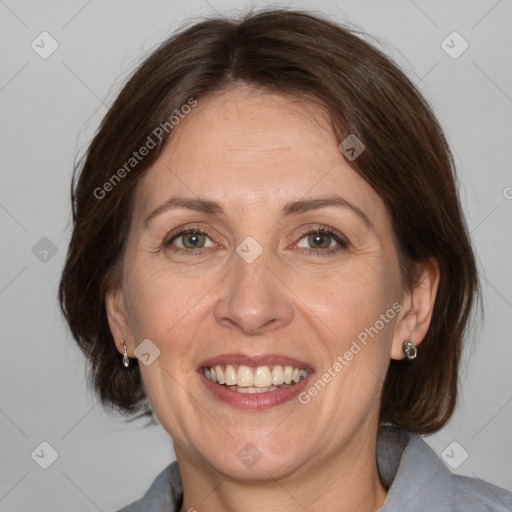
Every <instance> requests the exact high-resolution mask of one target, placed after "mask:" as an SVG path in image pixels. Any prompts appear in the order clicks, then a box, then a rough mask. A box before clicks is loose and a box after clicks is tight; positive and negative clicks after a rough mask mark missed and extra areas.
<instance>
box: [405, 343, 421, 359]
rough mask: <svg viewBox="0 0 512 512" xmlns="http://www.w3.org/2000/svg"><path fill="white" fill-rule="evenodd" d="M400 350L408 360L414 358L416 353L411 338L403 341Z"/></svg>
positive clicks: (416, 350)
mask: <svg viewBox="0 0 512 512" xmlns="http://www.w3.org/2000/svg"><path fill="white" fill-rule="evenodd" d="M402 352H403V353H404V355H405V357H407V359H409V361H412V360H413V359H416V356H417V355H418V349H417V348H416V345H415V344H414V343H413V342H412V341H411V340H408V341H405V342H404V344H403V345H402Z"/></svg>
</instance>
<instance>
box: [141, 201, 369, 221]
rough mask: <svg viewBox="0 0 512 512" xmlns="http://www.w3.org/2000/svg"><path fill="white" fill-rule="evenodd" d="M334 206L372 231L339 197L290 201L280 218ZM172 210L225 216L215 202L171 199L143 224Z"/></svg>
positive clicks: (356, 210)
mask: <svg viewBox="0 0 512 512" xmlns="http://www.w3.org/2000/svg"><path fill="white" fill-rule="evenodd" d="M329 206H335V207H338V208H345V209H348V210H350V211H352V212H353V213H355V214H356V215H357V216H358V217H359V218H360V219H361V220H362V221H363V222H364V223H365V224H366V225H367V226H368V227H369V228H371V229H373V225H372V223H371V222H370V219H369V217H368V215H367V214H366V213H365V212H364V211H363V210H362V209H361V208H359V207H358V206H356V205H355V204H352V203H351V202H349V201H347V200H346V199H343V198H342V197H340V196H329V197H318V198H314V199H301V200H298V201H291V202H289V203H287V204H286V205H285V206H284V207H283V209H282V212H281V218H282V217H286V216H290V215H300V214H303V213H306V212H309V211H313V210H319V209H320V208H327V207H329ZM174 208H184V209H187V210H193V211H196V212H202V213H207V214H210V215H218V216H221V217H222V216H225V215H226V213H225V212H224V210H223V209H222V206H221V205H220V204H219V203H218V202H216V201H211V200H208V199H202V198H186V197H171V198H169V199H167V201H165V202H164V203H162V204H161V205H160V206H158V207H157V208H156V209H155V210H153V211H152V212H151V213H150V214H149V215H148V216H147V217H146V219H145V221H144V224H146V225H147V224H148V223H149V221H151V220H152V219H153V218H155V217H156V216H158V215H160V214H162V213H164V212H166V211H168V210H172V209H174Z"/></svg>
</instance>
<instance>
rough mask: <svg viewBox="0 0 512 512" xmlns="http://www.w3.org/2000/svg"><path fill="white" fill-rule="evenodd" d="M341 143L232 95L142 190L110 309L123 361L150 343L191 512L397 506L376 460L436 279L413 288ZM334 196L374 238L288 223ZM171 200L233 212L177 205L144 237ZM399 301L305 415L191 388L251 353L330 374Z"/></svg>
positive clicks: (155, 401) (156, 402) (292, 102)
mask: <svg viewBox="0 0 512 512" xmlns="http://www.w3.org/2000/svg"><path fill="white" fill-rule="evenodd" d="M338 143H339V141H336V139H335V137H334V135H333V133H332V130H331V128H330V126H329V124H328V121H327V119H326V117H325V115H324V114H323V113H322V111H321V110H320V109H319V107H318V106H315V105H314V104H312V103H309V102H305V101H303V100H298V99H296V98H290V97H286V96H283V95H276V94H271V93H269V92H265V91H262V90H260V89H257V88H254V87H249V86H247V85H240V84H238V85H236V86H232V87H231V88H230V89H228V90H225V91H223V92H219V93H216V94H214V95H210V96H208V97H205V98H201V99H200V101H199V103H198V105H197V106H196V107H195V108H194V109H193V110H192V112H191V113H190V114H188V115H187V116H186V117H185V119H184V120H182V121H181V122H180V124H179V125H178V126H177V127H176V128H175V129H174V132H173V133H172V137H171V138H170V140H169V142H168V144H167V147H166V148H165V149H164V152H163V153H162V154H161V156H160V157H159V159H158V160H157V162H156V163H155V164H154V165H153V167H152V168H151V169H149V171H148V172H147V174H146V175H145V176H144V178H143V180H142V181H141V182H140V184H139V185H138V188H137V191H136V198H135V203H134V209H133V216H132V224H131V228H130V229H131V230H130V233H129V237H128V241H127V247H126V253H125V257H124V262H123V271H122V282H121V283H120V286H119V287H118V288H116V289H115V290H112V291H111V292H110V293H109V294H108V297H107V311H108V315H109V322H110V326H111V330H112V333H113V336H114V338H115V342H116V345H117V347H118V350H119V351H120V353H122V352H123V349H122V345H121V343H122V339H124V340H125V343H126V345H127V347H128V354H129V355H130V356H131V357H134V349H135V348H136V347H137V345H138V344H139V343H140V342H141V341H142V340H144V339H150V340H151V341H152V342H153V343H154V344H155V345H156V346H157V347H158V348H159V350H160V356H159V357H158V358H157V359H156V360H155V361H154V362H153V363H152V364H151V365H149V366H144V365H142V364H141V363H140V362H139V363H138V364H139V365H140V367H141V371H142V376H143V381H144V385H145V388H146V392H147V394H148V397H149V400H150V402H151V405H152V408H153V411H154V413H155V414H156V416H157V418H158V419H159V421H160V423H161V424H162V426H163V427H164V428H165V429H166V431H167V432H168V433H169V434H170V436H171V437H172V438H173V441H174V446H175V451H176V455H177V459H178V463H179V466H180V472H181V476H182V480H183V485H184V493H185V494H184V496H185V498H184V504H183V508H182V510H188V509H189V508H191V507H194V508H195V509H197V510H199V511H210V510H212V511H213V510H230V511H236V510H244V511H248V510H262V509H266V510H297V509H298V508H300V506H302V507H304V508H305V509H307V510H309V511H317V510H322V511H330V510H337V511H345V510H346V511H349V510H350V511H353V510H358V511H373V510H376V509H378V508H379V507H380V506H382V504H383V503H384V501H385V499H386V490H385V489H384V487H383V486H382V484H381V482H380V479H379V475H378V470H377V465H376V458H375V445H376V433H377V427H378V413H379V402H380V393H381V388H382V384H383V380H384V378H385V375H386V371H387V368H388V364H389V361H390V358H392V359H403V358H404V356H403V354H402V344H403V342H404V341H405V340H408V339H412V340H413V341H414V342H415V343H416V344H419V343H420V342H421V340H422V339H423V338H424V336H425V334H426V332H427V329H428V325H429V322H430V318H431V314H432V309H433V304H434V300H435V294H436V290H437V284H438V279H439V275H438V269H437V265H436V264H435V262H433V261H430V262H426V264H425V265H424V267H423V271H422V274H421V277H420V279H419V281H418V283H417V285H416V286H415V287H414V288H413V289H412V290H405V289H403V287H402V282H401V278H400V272H399V265H398V256H397V251H396V247H395V244H394V240H393V233H392V228H391V224H390V220H389V216H388V214H387V211H386V208H385V206H384V204H383V202H382V200H381V199H380V197H379V195H378V193H377V192H376V191H375V190H373V189H372V188H371V187H370V185H369V184H367V183H366V181H364V180H363V179H362V178H361V177H360V176H358V175H357V174H356V173H355V171H353V170H352V169H351V168H350V166H349V165H348V162H347V161H346V160H345V158H344V156H343V155H342V154H341V153H340V151H339V150H338ZM333 195H338V196H340V197H342V198H343V199H344V200H346V201H348V202H350V203H351V204H353V205H356V206H357V207H358V208H359V209H360V210H362V211H363V212H364V213H365V214H366V216H367V217H368V219H369V221H370V222H371V225H372V227H369V226H368V225H367V224H366V223H365V222H364V221H363V220H362V219H361V218H360V217H359V216H358V215H356V214H355V213H354V212H353V211H352V210H351V209H349V208H340V207H335V206H329V207H326V208H321V209H317V210H312V211H307V212H304V213H300V214H294V215H287V216H284V217H283V216H282V215H281V210H282V209H283V207H284V205H285V204H286V203H288V202H290V201H296V200H305V199H313V198H319V197H326V196H333ZM172 196H182V197H186V198H192V199H193V198H196V199H197V198H198V197H200V198H204V199H208V200H212V201H216V202H218V203H219V204H220V205H221V206H222V208H223V210H224V213H223V214H211V213H203V212H197V211H192V210H188V209H184V208H175V209H168V210H166V211H163V212H161V213H160V214H157V215H154V216H153V217H152V218H151V219H150V220H149V221H148V222H147V223H145V219H146V218H147V217H148V216H149V215H150V214H151V213H152V212H153V211H154V210H155V209H157V208H158V207H159V206H160V205H162V204H163V203H165V202H166V201H167V200H168V199H169V198H170V197H172ZM187 226H193V227H196V228H200V229H201V230H206V231H207V232H208V236H207V237H205V238H204V239H201V240H202V241H204V245H205V246H204V247H203V248H200V249H189V252H188V253H186V254H182V253H179V252H178V251H179V249H180V248H181V249H183V247H184V245H183V244H184V243H186V242H187V241H190V235H189V236H188V238H187V237H186V236H185V237H177V238H174V239H173V240H171V243H170V244H168V245H165V241H166V240H167V241H169V238H170V236H169V235H172V234H173V233H174V232H175V231H176V230H177V228H180V227H187ZM322 226H328V227H330V228H332V229H334V230H336V232H338V233H339V234H340V236H341V237H344V238H345V239H346V240H348V246H347V247H343V246H341V245H340V244H338V243H337V242H336V240H335V239H331V238H329V236H328V235H324V239H323V240H324V245H320V248H318V245H315V240H314V236H313V237H308V236H307V235H304V232H305V231H306V230H307V229H308V228H320V227H322ZM248 236H251V237H253V238H254V239H255V240H256V241H257V242H258V244H259V245H260V246H261V248H262V249H263V252H262V253H261V254H260V255H259V257H258V258H256V259H255V261H253V262H252V263H247V262H246V261H244V259H242V258H241V257H240V256H239V254H237V252H236V248H237V246H238V245H239V244H240V243H241V242H242V241H243V240H244V239H245V238H246V237H248ZM184 238H185V240H184ZM311 239H313V241H311ZM325 247H327V248H325ZM333 248H334V249H338V251H336V252H331V253H328V254H325V251H326V250H329V249H333ZM194 251H195V252H194ZM308 251H309V252H308ZM321 251H323V252H324V253H323V254H319V253H320V252H321ZM193 252H194V253H193ZM192 253H193V254H192ZM396 302H399V303H400V304H401V306H402V309H401V311H400V312H399V313H398V314H397V315H396V316H395V317H394V318H393V319H392V320H389V321H388V322H387V323H385V326H384V328H382V329H381V330H380V331H379V332H378V335H376V336H374V337H373V338H369V339H370V341H369V343H368V344H367V345H366V346H364V347H363V348H362V350H361V351H360V352H359V353H357V354H356V355H355V356H354V357H353V359H352V360H351V361H350V362H349V363H348V364H347V365H346V366H344V368H343V370H342V371H340V372H338V373H337V374H336V377H334V378H333V379H332V381H331V382H330V383H328V384H327V385H326V386H325V388H323V389H322V391H321V392H320V393H318V395H317V396H315V397H313V398H312V399H311V400H310V402H309V403H307V404H306V405H303V404H301V403H299V401H298V400H297V399H294V400H291V401H289V402H286V403H284V404H282V405H280V406H277V407H273V408H270V409H263V410H240V409H237V408H234V407H231V406H230V405H228V404H225V403H223V402H220V401H219V400H216V399H215V398H214V397H213V395H212V394H211V393H210V392H209V390H208V389H207V388H206V386H205V385H204V383H203V382H202V379H201V378H200V376H199V374H198V368H199V367H200V365H201V363H202V362H203V361H205V360H206V359H208V358H211V357H214V356H217V355H219V354H225V353H242V354H247V355H260V354H281V355H285V356H289V357H293V358H296V359H299V360H301V361H305V362H307V363H308V365H309V366H310V368H312V369H313V370H314V372H315V374H316V376H315V377H321V375H322V374H324V373H325V372H326V371H327V370H328V368H330V367H332V366H333V364H334V362H335V361H336V360H337V358H338V356H340V355H343V354H344V353H345V352H346V351H347V350H348V349H349V348H350V346H351V344H352V341H353V340H355V339H356V338H357V336H358V334H360V333H361V332H362V331H363V330H364V329H365V328H369V327H370V326H374V325H375V323H376V321H377V320H378V319H379V318H380V315H381V314H384V313H385V312H386V311H387V310H388V309H389V308H391V307H392V305H393V304H394V303H396ZM132 364H133V363H132ZM412 364H413V363H412ZM248 442H250V443H252V444H253V445H254V446H256V447H257V449H258V450H259V451H260V452H261V454H262V455H261V458H260V460H259V461H258V462H257V463H256V464H255V465H254V466H252V467H246V466H245V465H244V464H243V463H242V462H241V460H240V459H239V458H238V456H237V452H238V451H239V450H240V449H242V448H243V447H244V445H246V443H248Z"/></svg>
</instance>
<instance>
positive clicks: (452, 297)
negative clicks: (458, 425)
mask: <svg viewBox="0 0 512 512" xmlns="http://www.w3.org/2000/svg"><path fill="white" fill-rule="evenodd" d="M240 81H241V82H244V83H248V84H252V85H256V86H260V87H263V88H265V89H267V90H270V91H272V92H278V93H282V94H291V95H294V96H299V97H303V98H310V99H311V98H314V99H315V101H318V102H319V104H321V105H322V106H323V107H325V109H326V111H327V112H328V115H329V116H330V121H331V123H332V127H333V130H334V133H335V134H336V136H337V137H338V140H339V141H340V142H341V141H343V140H344V139H345V138H346V137H347V136H348V135H349V134H356V135H357V137H358V138H359V139H360V140H362V141H363V143H364V144H365V146H366V149H365V151H364V152H363V153H362V154H361V155H360V156H359V157H358V158H357V159H356V160H354V161H352V162H349V164H350V165H351V166H352V168H353V169H354V170H355V171H356V172H357V173H358V174H359V175H360V176H361V177H363V178H364V179H365V180H366V181H367V182H368V183H369V184H370V185H371V186H372V187H373V188H374V189H375V190H376V191H377V193H378V194H379V195H380V197H381V198H382V199H383V201H384V203H385V205H386V207H387V209H388V211H389V214H390V217H391V219H392V226H393V230H394V234H395V237H396V243H397V248H398V252H399V255H400V261H401V270H402V274H403V277H404V283H405V285H406V286H407V287H410V286H411V285H412V283H413V282H414V279H415V277H414V275H415V274H414V269H415V268H417V264H418V263H420V264H421V262H424V261H426V260H427V259H428V258H429V257H434V258H436V260H437V262H438V264H439V268H440V283H439V288H438V293H437V299H436V302H435V307H434V312H433V317H432V321H431V325H430V328H429V330H428V332H427V335H426V337H425V339H424V340H423V343H422V344H421V346H420V347H419V356H418V358H417V359H416V360H415V361H414V362H412V363H409V362H405V361H396V360H392V361H391V363H390V367H389V371H388V374H387V377H386V380H385V382H384V387H383V395H382V403H381V418H380V419H381V421H389V422H391V423H393V424H396V425H402V426H405V427H407V428H410V429H412V430H414V431H416V432H418V433H430V432H434V431H436V430H438V429H440V428H441V427H442V426H443V425H445V423H446V422H447V421H448V419H449V418H450V416H451V414H452V413H453V410H454V407H455V403H456V398H457V387H458V365H459V359H460V355H461V349H462V339H463V334H464V331H465V327H466V324H467V321H468V319H469V316H470V312H471V306H472V303H473V299H474V297H475V295H476V296H477V295H478V291H479V287H478V280H477V271H476V265H475V259H474V254H473V251H472V247H471V243H470V240H469V235H468V232H467V228H466V226H465V222H464V219H463V215H462V212H461V207H460V203H459V199H458V195H457V188H456V183H455V172H454V164H453V159H452V155H451V153H450V150H449V148H448V145H447V143H446V140H445V137H444V135H443V132H442V130H441V128H440V127H439V125H438V122H437V120H436V118H435V116H434V115H433V113H432V111H431V109H430V107H429V106H428V104H427V103H426V102H425V100H424V99H423V98H422V96H421V94H420V93H419V92H418V90H417V89H416V88H415V86H414V85H413V84H412V83H411V82H410V81H409V79H408V78H407V77H406V76H405V75H404V74H403V73H402V72H401V71H400V70H399V69H398V67H397V66H396V65H395V64H393V62H392V61H391V60H390V59H389V58H388V57H386V56H385V55H384V54H383V53H382V52H380V51H379V50H377V49H376V48H374V47H373V46H371V45H370V44H368V43H366V42H364V41H363V40H362V39H361V38H360V37H358V36H357V35H356V34H355V33H354V32H353V31H352V30H349V29H347V28H345V27H342V26H340V25H337V24H335V23H333V22H331V21H328V20H327V19H324V18H323V17H322V16H319V15H317V14H315V15H313V14H310V13H306V12H302V11H291V10H264V11H259V12H256V13H253V12H250V13H248V14H245V15H244V16H242V17H241V18H240V19H225V18H214V19H207V20H203V21H200V22H198V23H196V24H194V25H192V26H189V27H188V28H182V29H181V31H179V32H178V33H177V34H175V35H173V36H172V37H170V38H169V39H168V40H166V41H165V42H164V43H163V44H162V45H161V46H159V47H158V48H157V49H156V50H155V51H154V52H153V53H152V54H151V55H150V56H149V57H148V58H147V60H145V61H144V62H143V63H142V64H141V65H140V67H139V68H138V69H137V70H136V72H135V73H134V75H133V76H132V77H131V78H130V79H129V81H128V82H127V83H126V85H125V86H124V88H123V89H122V90H121V92H120V93H119V95H118V96H117V98H116V100H115V102H114V103H113V105H112V106H111V108H110V110H109V111H108V113H107V114H106V116H105V118H104V119H103V121H102V123H101V125H100V127H99V130H98V132H97V134H96V135H95V137H94V139H93V140H92V142H91V143H90V145H89V148H88V150H87V152H86V154H85V156H84V158H83V159H82V161H81V162H79V164H78V165H77V166H76V167H75V179H74V180H73V185H72V203H73V234H72V238H71V241H70V244H69V250H68V254H67V259H66V263H65V267H64V270H63V273H62V278H61V282H60V289H59V299H60V303H61V307H62V310H63V313H64V315H65V318H66V320H67V322H68V324H69V326H70V329H71V332H72V334H73V336H74V338H75V339H76V340H77V342H78V343H79V345H80V347H81V349H82V350H83V351H84V353H85V354H86V355H87V358H88V361H89V362H90V382H91V383H92V384H93V385H94V388H95V390H96V391H97V392H98V394H99V396H100V399H101V401H102V403H103V404H104V405H106V406H114V407H116V408H118V409H119V410H121V411H123V412H127V413H131V414H133V413H139V415H149V416H151V410H150V409H149V405H148V402H147V399H146V397H145V393H144V389H143V385H142V381H141V376H140V372H139V368H138V365H134V364H132V365H130V367H129V368H128V369H126V368H124V367H123V365H122V364H121V362H120V356H119V353H118V351H117V349H116V347H115V344H114V341H113V339H112V334H111V332H110V329H109V325H108V322H107V316H106V310H105V294H106V292H107V291H108V290H109V289H111V288H112V287H115V286H117V285H118V283H119V270H120V264H121V262H122V257H123V247H124V243H125V240H126V237H127V233H128V229H129V221H130V215H131V201H132V198H133V194H134V190H135V188H136V184H137V182H138V180H139V179H140V178H141V176H142V175H143V174H144V172H145V171H146V170H147V169H148V168H149V167H150V166H151V165H152V164H153V162H154V161H155V160H156V159H157V158H158V156H159V154H160V152H161V150H162V148H163V146H164V143H165V142H166V140H167V139H168V136H169V133H172V132H171V130H170V129H169V130H166V131H165V133H163V132H162V134H160V135H161V136H160V137H156V135H155V129H156V128H157V127H161V126H164V125H165V123H167V126H169V118H170V116H172V114H173V113H174V114H175V115H176V111H178V112H180V109H181V108H182V106H183V105H185V104H187V102H190V100H191V99H199V98H200V97H202V96H204V95H207V94H208V93H211V92H213V91H220V90H223V89H225V88H226V87H228V86H229V85H232V84H234V83H236V82H240ZM161 131H162V130H161ZM149 138H151V140H152V141H153V142H154V143H155V144H154V145H155V147H154V148H153V149H151V150H150V151H149V153H148V154H147V155H146V156H145V157H144V158H143V159H141V160H140V161H139V160H137V162H136V163H135V162H133V161H132V162H131V163H132V164H134V165H133V166H130V167H127V166H126V162H128V161H130V158H133V152H134V151H136V150H137V149H138V148H141V147H142V146H144V145H145V144H147V141H148V140H149ZM123 166H124V169H125V171H126V172H124V173H122V172H121V174H122V179H119V180H117V179H116V180H113V177H114V174H116V173H117V175H118V177H120V174H119V171H118V170H120V169H121V168H123ZM107 182H109V183H110V185H111V186H105V184H106V183H107ZM107 189H108V193H106V192H105V191H106V190H107ZM99 190H103V191H104V192H105V193H104V192H98V191H99ZM99 196H101V197H99Z"/></svg>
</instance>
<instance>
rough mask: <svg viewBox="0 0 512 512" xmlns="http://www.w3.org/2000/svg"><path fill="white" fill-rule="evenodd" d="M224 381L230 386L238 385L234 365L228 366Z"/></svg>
mask: <svg viewBox="0 0 512 512" xmlns="http://www.w3.org/2000/svg"><path fill="white" fill-rule="evenodd" d="M224 380H225V383H226V384H227V385H228V386H234V385H235V384H236V372H235V369H234V368H233V366H232V365H230V364H228V365H227V366H226V371H225V373H224Z"/></svg>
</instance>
